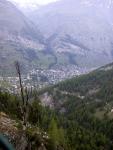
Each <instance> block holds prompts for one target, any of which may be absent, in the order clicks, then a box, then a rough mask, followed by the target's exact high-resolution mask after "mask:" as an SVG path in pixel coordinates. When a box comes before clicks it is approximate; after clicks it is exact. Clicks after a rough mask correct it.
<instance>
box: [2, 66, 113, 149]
mask: <svg viewBox="0 0 113 150" xmlns="http://www.w3.org/2000/svg"><path fill="white" fill-rule="evenodd" d="M112 82H113V64H109V65H107V66H104V67H101V68H100V69H98V70H95V71H93V72H92V73H89V74H87V75H82V76H80V77H78V78H73V79H70V80H67V81H64V82H61V83H59V84H57V85H55V86H52V87H48V88H46V89H44V90H41V91H39V92H38V93H37V92H36V90H35V91H29V94H28V98H29V100H30V103H29V104H28V110H29V111H27V112H28V113H27V116H28V119H27V121H28V122H27V128H26V132H23V130H22V128H23V124H22V123H23V122H22V120H23V119H22V118H23V116H22V115H21V114H22V112H21V108H22V103H21V99H20V97H19V96H17V95H11V94H9V93H3V92H0V106H1V107H0V112H5V113H6V114H7V115H5V116H4V113H0V131H2V133H4V134H5V135H6V133H7V131H8V135H9V137H12V136H11V135H14V140H15V139H16V137H15V136H16V135H17V134H16V133H17V132H18V131H21V133H26V135H27V137H28V139H27V142H28V143H29V144H30V145H29V144H28V148H30V147H31V149H30V150H32V149H35V148H36V149H37V150H39V149H38V146H39V147H40V146H44V147H43V148H44V150H45V148H46V149H47V150H56V149H58V150H82V149H83V150H92V149H93V150H112V149H113V143H112V139H113V101H112V99H113V84H112ZM24 97H25V100H26V98H27V97H26V94H25V93H24ZM31 100H32V101H31ZM48 106H49V107H48ZM17 110H18V111H17ZM1 114H2V116H1ZM9 116H10V117H9ZM11 118H13V119H11ZM4 120H6V121H7V120H8V121H7V122H8V123H7V124H8V126H7V124H4ZM15 120H16V121H15ZM6 121H5V122H6ZM3 124H4V126H3ZM14 126H15V127H14ZM39 127H40V128H41V129H40V128H39ZM43 130H44V131H47V133H48V134H46V135H45V132H43ZM19 135H20V134H19ZM47 135H49V136H50V138H49V137H48V136H47ZM21 138H23V134H22V135H20V139H21ZM45 138H46V139H45ZM24 141H25V140H24ZM29 141H30V142H29ZM12 143H13V142H12ZM19 144H20V145H21V140H20V143H18V145H19ZM23 144H24V143H23V142H22V145H23ZM37 144H38V145H37ZM40 144H41V145H40ZM19 147H20V146H19ZM43 148H42V149H43ZM17 150H19V149H17Z"/></svg>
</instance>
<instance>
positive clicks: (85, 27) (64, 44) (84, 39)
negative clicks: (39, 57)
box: [31, 0, 113, 68]
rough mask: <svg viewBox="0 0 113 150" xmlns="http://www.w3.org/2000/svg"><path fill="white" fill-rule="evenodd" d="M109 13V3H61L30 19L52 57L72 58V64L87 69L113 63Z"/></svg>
mask: <svg viewBox="0 0 113 150" xmlns="http://www.w3.org/2000/svg"><path fill="white" fill-rule="evenodd" d="M112 12H113V1H112V0H104V1H101V0H95V1H93V0H61V1H58V2H55V3H52V4H48V5H47V6H43V7H41V8H39V9H38V10H37V11H36V10H35V11H34V13H32V14H31V19H32V21H33V22H34V23H35V24H37V26H38V27H39V29H40V31H41V32H42V33H43V34H44V35H45V37H46V38H47V43H48V45H49V48H51V50H52V51H53V52H54V53H55V55H56V56H57V55H62V57H63V55H66V56H67V57H69V55H67V53H68V54H72V55H74V61H75V62H76V63H75V64H77V65H78V66H81V67H82V66H85V67H89V68H90V67H98V66H101V65H104V64H106V63H109V62H112V60H113V55H112V53H113V15H112V14H113V13H112ZM36 20H37V21H36ZM78 43H79V45H78ZM89 64H90V65H89Z"/></svg>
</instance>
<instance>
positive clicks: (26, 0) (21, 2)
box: [11, 0, 57, 5]
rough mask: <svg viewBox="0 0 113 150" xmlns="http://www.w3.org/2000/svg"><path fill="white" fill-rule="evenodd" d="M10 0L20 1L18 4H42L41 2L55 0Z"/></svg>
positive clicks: (46, 2)
mask: <svg viewBox="0 0 113 150" xmlns="http://www.w3.org/2000/svg"><path fill="white" fill-rule="evenodd" d="M11 1H14V2H17V3H20V4H26V3H33V2H35V3H37V4H40V5H43V4H48V3H50V2H55V1H57V0H11Z"/></svg>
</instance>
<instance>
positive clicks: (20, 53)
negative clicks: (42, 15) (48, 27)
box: [0, 0, 45, 72]
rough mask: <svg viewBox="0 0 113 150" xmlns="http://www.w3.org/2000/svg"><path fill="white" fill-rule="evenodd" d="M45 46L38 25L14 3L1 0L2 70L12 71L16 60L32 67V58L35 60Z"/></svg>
mask: <svg viewBox="0 0 113 150" xmlns="http://www.w3.org/2000/svg"><path fill="white" fill-rule="evenodd" d="M44 47H45V46H44V38H43V36H42V35H41V33H40V31H39V30H38V29H37V27H36V26H35V25H34V24H33V23H32V22H30V21H29V20H28V19H27V18H26V17H25V16H24V15H23V13H22V12H20V11H19V10H18V9H17V8H16V7H15V6H14V5H13V4H12V3H10V2H9V1H6V0H0V68H1V69H0V70H1V71H3V70H5V71H6V72H7V71H9V72H10V71H12V70H11V68H12V67H11V66H13V64H14V61H16V60H18V61H20V62H21V63H22V65H23V66H24V67H25V68H26V69H28V68H29V67H32V62H31V60H32V61H35V60H36V58H37V52H38V51H40V50H42V49H44ZM9 68H10V69H9ZM1 71H0V72H1ZM13 71H14V69H13Z"/></svg>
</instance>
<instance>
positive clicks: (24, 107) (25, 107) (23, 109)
mask: <svg viewBox="0 0 113 150" xmlns="http://www.w3.org/2000/svg"><path fill="white" fill-rule="evenodd" d="M15 67H16V71H17V74H18V77H19V84H20V91H21V99H22V106H21V113H22V120H23V129H24V130H25V129H26V126H27V121H28V104H29V93H28V89H27V87H26V88H25V91H24V88H23V85H22V77H21V71H20V64H19V62H18V61H17V62H16V63H15ZM24 93H25V95H26V97H25V96H24Z"/></svg>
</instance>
